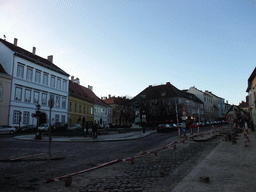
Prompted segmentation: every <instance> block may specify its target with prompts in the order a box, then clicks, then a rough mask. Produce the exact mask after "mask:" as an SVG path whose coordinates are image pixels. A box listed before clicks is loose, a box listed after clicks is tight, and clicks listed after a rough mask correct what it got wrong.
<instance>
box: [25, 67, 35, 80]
mask: <svg viewBox="0 0 256 192" xmlns="http://www.w3.org/2000/svg"><path fill="white" fill-rule="evenodd" d="M32 76H33V69H32V68H27V77H26V79H27V80H28V81H32Z"/></svg>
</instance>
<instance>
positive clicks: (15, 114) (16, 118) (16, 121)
mask: <svg viewBox="0 0 256 192" xmlns="http://www.w3.org/2000/svg"><path fill="white" fill-rule="evenodd" d="M19 119H20V111H13V123H14V124H19V122H20V121H19Z"/></svg>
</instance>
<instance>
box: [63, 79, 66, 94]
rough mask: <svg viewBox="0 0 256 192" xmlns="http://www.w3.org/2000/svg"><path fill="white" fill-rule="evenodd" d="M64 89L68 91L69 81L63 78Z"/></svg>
mask: <svg viewBox="0 0 256 192" xmlns="http://www.w3.org/2000/svg"><path fill="white" fill-rule="evenodd" d="M63 91H67V81H66V80H63Z"/></svg>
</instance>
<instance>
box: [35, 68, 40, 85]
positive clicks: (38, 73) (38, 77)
mask: <svg viewBox="0 0 256 192" xmlns="http://www.w3.org/2000/svg"><path fill="white" fill-rule="evenodd" d="M40 79H41V72H40V71H36V75H35V82H36V83H40Z"/></svg>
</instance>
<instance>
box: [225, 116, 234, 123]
mask: <svg viewBox="0 0 256 192" xmlns="http://www.w3.org/2000/svg"><path fill="white" fill-rule="evenodd" d="M234 120H235V118H234V116H233V115H232V114H229V115H228V117H227V121H228V122H230V123H232V122H234Z"/></svg>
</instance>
